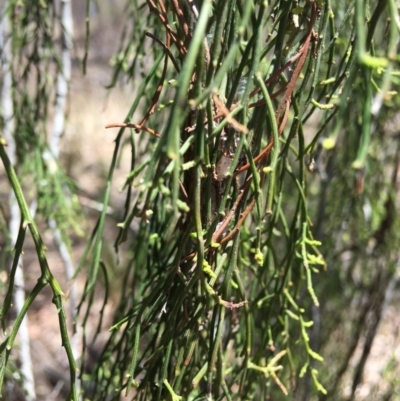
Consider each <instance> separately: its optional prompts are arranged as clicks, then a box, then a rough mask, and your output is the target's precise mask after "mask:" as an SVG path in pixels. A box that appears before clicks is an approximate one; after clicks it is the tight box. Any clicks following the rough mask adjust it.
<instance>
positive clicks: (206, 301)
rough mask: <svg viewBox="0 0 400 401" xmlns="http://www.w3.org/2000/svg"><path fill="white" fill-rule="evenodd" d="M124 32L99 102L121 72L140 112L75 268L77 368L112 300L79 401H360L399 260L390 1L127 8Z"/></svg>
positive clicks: (123, 133)
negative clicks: (81, 282)
mask: <svg viewBox="0 0 400 401" xmlns="http://www.w3.org/2000/svg"><path fill="white" fill-rule="evenodd" d="M89 3H90V2H88V10H89ZM126 15H127V20H126V27H125V30H124V37H123V38H122V39H121V43H120V47H119V49H118V50H117V49H116V52H117V54H116V56H115V57H114V58H113V60H112V61H113V63H114V65H115V70H114V75H113V77H112V81H111V84H110V87H112V86H113V85H115V83H116V82H117V79H118V77H119V76H120V75H121V74H125V75H127V76H128V77H129V78H131V79H132V81H133V83H134V85H135V95H134V99H133V100H132V105H131V107H130V109H129V110H127V116H126V119H125V121H123V122H122V121H121V123H120V124H114V125H113V126H110V127H108V128H112V127H118V128H120V130H119V132H118V134H117V136H116V140H115V149H114V153H113V157H112V160H111V164H110V168H109V172H108V176H107V180H106V185H105V189H104V198H103V205H104V209H103V211H102V212H101V214H100V217H99V220H98V222H97V224H96V226H95V229H94V231H93V233H92V235H91V237H90V239H89V241H88V244H87V248H86V251H85V252H84V255H83V257H82V259H81V263H80V266H79V270H78V272H79V271H81V270H85V271H86V274H87V280H86V285H85V289H84V292H83V295H82V299H81V303H80V305H79V316H78V320H77V323H79V324H81V323H82V324H83V327H84V341H83V346H84V351H85V350H86V348H87V347H88V345H92V344H96V339H97V336H98V334H99V333H100V331H101V330H102V319H103V315H104V307H105V304H106V303H107V299H108V296H109V291H118V294H117V297H116V298H118V301H119V304H118V306H117V307H116V309H115V313H114V315H113V324H112V327H111V328H109V329H110V333H109V337H108V339H107V341H106V342H105V344H102V345H101V352H100V355H99V358H98V360H96V361H95V366H94V367H93V366H92V367H91V369H90V370H89V369H88V363H87V361H86V356H85V355H86V354H85V352H83V354H82V355H83V357H82V360H81V367H80V378H81V379H82V391H83V393H84V395H85V396H86V397H87V398H88V399H93V400H117V399H121V398H122V397H123V396H125V395H127V396H128V397H130V399H137V400H165V399H168V400H181V399H182V400H201V399H207V400H225V399H226V400H253V399H254V400H256V399H260V400H265V399H273V400H280V399H282V400H283V399H293V400H294V399H306V400H308V399H329V398H330V397H336V396H337V397H338V398H334V399H339V397H341V396H340V395H338V394H339V393H340V383H341V380H342V378H343V377H344V375H345V373H346V372H349V373H348V374H349V375H350V376H351V386H350V387H351V396H354V393H355V390H356V388H357V386H358V384H360V382H361V378H362V373H363V369H364V366H365V362H366V359H367V358H368V354H369V351H370V349H371V344H372V341H373V338H374V336H375V334H376V331H377V327H378V325H379V321H380V319H381V317H382V311H383V310H384V307H385V305H386V303H387V301H388V299H389V296H390V289H391V288H393V286H394V284H393V283H394V281H393V280H394V279H395V277H396V268H397V269H398V263H399V262H398V261H399V260H400V257H399V252H398V243H399V240H400V238H399V237H400V235H399V230H398V226H399V222H398V218H397V214H396V209H397V210H398V204H397V203H398V201H397V199H396V190H397V186H398V182H399V177H398V171H399V165H400V147H399V141H398V139H396V137H395V134H397V136H398V130H394V132H392V131H390V129H391V128H390V124H388V122H390V120H391V119H393V118H394V117H395V112H394V111H393V110H395V108H396V107H397V108H398V106H399V96H398V94H397V93H396V92H394V91H391V88H392V86H394V85H395V84H397V85H398V84H399V82H398V81H399V79H398V76H399V72H398V71H399V57H398V55H397V46H398V39H399V26H398V21H399V17H398V9H397V8H396V4H395V1H394V0H386V1H378V2H376V4H373V2H369V1H368V0H355V1H330V0H319V1H317V0H315V1H313V0H303V1H292V0H288V1H281V0H276V1H273V2H268V1H255V0H214V1H212V0H131V1H129V2H128V4H127V9H126ZM45 21H46V20H45ZM88 38H89V36H88ZM87 43H89V42H87ZM89 51H90V50H89ZM85 59H86V57H85ZM42 100H43V99H41V101H42ZM38 104H39V103H38ZM24 110H25V111H26V112H27V115H31V114H32V111H30V112H29V109H24ZM41 110H45V108H38V109H37V112H39V111H41ZM33 114H34V113H33ZM35 115H36V114H35ZM22 126H23V127H26V126H29V124H28V123H26V124H23V125H22ZM31 139H32V138H31ZM1 146H2V145H1ZM40 146H43V145H42V142H39V145H38V144H35V145H34V147H35V148H36V147H39V150H38V155H39V156H38V158H39V159H41V157H42V156H41V155H42V153H43V150H42V149H41V148H40ZM126 146H127V147H129V148H130V155H131V171H127V178H126V183H125V185H124V187H123V190H124V191H125V193H126V202H125V206H124V209H123V210H121V216H122V218H121V220H120V222H119V223H118V228H119V234H118V236H117V238H116V242H115V250H116V253H118V254H119V256H120V258H119V260H120V261H123V262H121V264H122V266H121V271H123V277H122V278H121V279H120V280H119V281H118V282H117V284H115V285H114V286H111V285H110V286H109V284H110V283H109V280H108V268H109V267H108V266H107V262H106V261H105V260H103V259H102V255H103V253H102V249H103V242H104V234H105V222H106V218H107V207H108V205H109V203H110V195H111V191H112V188H113V185H114V181H113V175H114V172H115V169H116V166H117V164H118V161H119V158H120V156H121V153H122V150H123V148H124V147H126ZM0 150H1V149H0ZM4 160H5V159H4ZM5 163H6V162H5ZM9 178H10V180H11V182H13V181H15V180H16V177H14V176H13V177H9ZM13 184H15V182H13ZM14 188H17V186H16V184H15V185H14ZM55 188H62V186H61V187H57V186H55ZM51 193H53V194H54V193H57V191H53V192H51ZM44 205H45V206H46V205H47V206H48V209H46V207H45V206H44V207H43V209H44V210H50V208H51V207H50V206H49V205H50V203H45V204H44ZM33 227H34V226H33ZM396 228H397V229H396ZM21 233H22V228H21ZM21 235H22V234H21ZM21 238H22V237H21ZM21 240H22V241H23V239H21ZM17 246H18V244H17ZM127 248H128V249H129V251H128V252H126V249H127ZM17 249H19V248H18V247H17ZM45 271H46V272H47V270H46V269H45ZM49 277H51V276H49ZM49 277H48V276H46V280H48V279H49ZM99 278H104V281H105V283H106V292H105V297H104V305H103V308H102V310H101V313H100V318H99V323H98V327H97V331H96V332H95V335H94V338H92V337H89V336H87V335H86V333H87V332H89V331H90V330H89V327H88V326H89V322H90V321H91V320H90V319H89V317H90V312H91V311H92V309H93V305H94V300H95V297H96V291H95V289H96V286H97V284H98V282H99ZM46 282H47V281H46ZM349 283H350V285H349ZM50 284H51V282H50ZM116 286H120V287H118V288H117V289H116ZM52 288H53V290H54V289H55V291H54V295H55V296H56V297H55V301H57V307H60V305H61V303H60V302H61V301H60V298H59V297H58V298H57V296H59V295H60V294H59V292H58V290H57V288H56V286H55V285H53V286H52ZM365 299H366V300H365ZM28 301H29V299H28ZM350 305H355V307H354V306H353V307H350ZM27 306H29V305H27ZM60 316H61V317H60V319H61V323H60V327H61V330H62V333H63V340H65V339H66V338H65V333H66V328H65V325H63V324H62V323H63V317H62V314H60ZM371 317H372V319H371ZM79 319H80V320H79ZM344 323H345V324H344ZM336 332H340V333H342V335H343V338H345V339H346V341H345V344H340V346H339V341H338V340H337V336H338V335H337V334H336ZM363 335H364V336H365V337H366V341H365V346H364V349H363V352H362V357H361V358H360V359H359V360H358V362H357V363H356V364H355V365H353V366H355V368H353V369H352V370H351V369H349V366H350V359H351V358H352V357H353V355H354V350H355V349H356V346H357V344H358V343H359V339H360V338H361V337H362V336H363ZM335 336H336V337H335ZM64 344H66V343H65V342H64ZM67 351H68V346H67ZM2 352H3V353H4V352H5V351H4V347H3V350H2ZM322 355H324V358H325V361H326V360H329V363H327V362H325V361H324V358H323V357H322ZM1 367H2V369H3V371H4V369H5V367H4V365H2V366H1ZM73 368H74V363H73V361H72V359H71V371H72V370H73ZM71 379H72V380H73V374H72V373H71ZM73 384H74V382H73ZM72 391H74V387H73V390H72ZM331 399H332V398H331ZM340 399H342V398H340Z"/></svg>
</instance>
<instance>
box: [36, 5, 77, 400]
mask: <svg viewBox="0 0 400 401" xmlns="http://www.w3.org/2000/svg"><path fill="white" fill-rule="evenodd" d="M60 20H61V29H62V36H61V63H60V65H59V66H58V74H57V81H56V105H55V112H54V126H53V136H52V138H51V141H50V153H51V154H49V155H48V156H49V158H50V160H54V161H56V162H57V160H58V158H59V154H60V140H61V137H62V135H63V134H64V129H65V123H66V105H67V99H68V94H69V84H70V80H71V50H72V46H73V42H72V39H73V19H72V6H71V0H60ZM44 156H45V155H44ZM44 159H45V160H46V157H44ZM65 191H66V192H67V194H68V195H69V191H68V188H65ZM49 226H50V228H51V230H52V231H53V235H54V241H55V243H56V246H57V248H58V252H59V254H60V257H61V259H62V261H63V263H64V268H65V275H66V277H67V280H68V281H70V280H72V278H73V276H74V273H75V267H74V263H73V261H72V258H71V254H70V252H69V250H68V246H67V244H66V243H65V241H64V239H63V237H62V234H61V232H60V230H59V228H58V226H57V222H56V220H55V219H53V218H51V219H49ZM77 296H78V295H77V290H76V286H75V285H74V284H72V286H71V290H70V293H69V313H70V319H71V322H73V321H74V319H75V316H76V310H77V303H78V302H77ZM77 341H78V333H74V335H73V336H72V338H71V348H72V352H73V354H74V356H75V359H77V357H78V355H79V347H78V342H77ZM76 385H77V389H78V392H79V386H80V383H79V379H78V378H77V384H76Z"/></svg>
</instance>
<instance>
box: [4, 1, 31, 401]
mask: <svg viewBox="0 0 400 401" xmlns="http://www.w3.org/2000/svg"><path fill="white" fill-rule="evenodd" d="M8 7H10V8H11V5H10V4H7V3H6V4H5V5H4V6H3V9H2V12H1V14H2V15H3V19H2V20H1V23H0V27H1V35H2V41H3V88H2V92H1V106H2V112H3V119H4V130H3V135H4V139H5V140H6V142H7V144H8V155H9V158H10V161H11V163H12V165H15V164H16V161H17V156H16V144H15V140H14V135H13V133H14V110H13V91H12V85H13V83H12V49H11V27H10V22H9V19H8V14H7V12H6V9H7V8H8ZM9 205H10V221H9V230H10V238H11V244H12V246H14V244H15V243H16V242H17V238H18V233H19V226H20V221H21V212H20V209H19V207H18V202H17V199H16V197H15V193H14V192H13V191H11V193H10V198H9ZM22 267H23V265H22V256H21V255H20V257H19V261H18V265H17V268H16V271H15V277H14V280H15V281H14V284H15V293H14V302H15V309H16V313H17V315H19V314H20V312H21V310H22V308H23V306H24V303H25V281H24V274H23V270H22ZM19 338H20V342H21V343H20V361H21V373H22V376H23V378H24V387H25V391H26V394H27V398H26V399H27V400H28V401H30V400H34V399H36V394H35V382H34V377H33V370H32V360H31V354H30V338H29V330H28V323H27V319H23V320H22V322H21V326H20V331H19Z"/></svg>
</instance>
